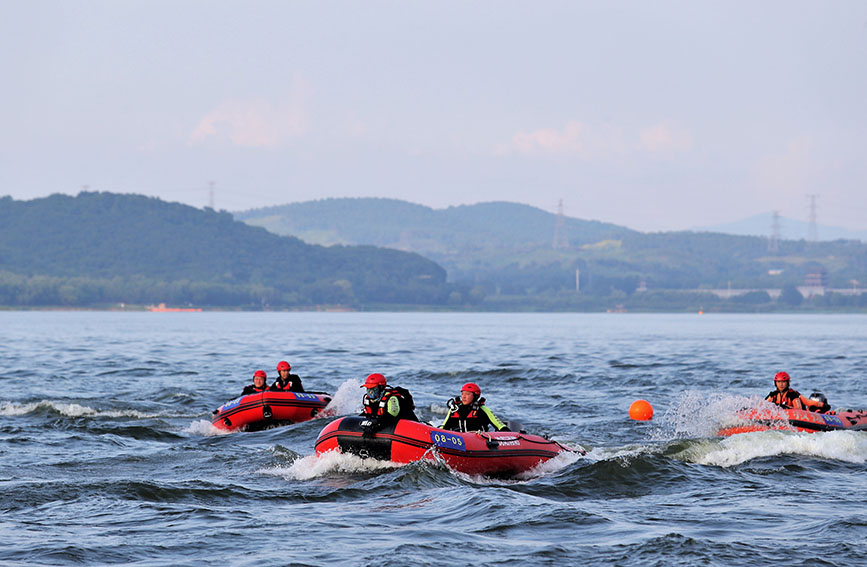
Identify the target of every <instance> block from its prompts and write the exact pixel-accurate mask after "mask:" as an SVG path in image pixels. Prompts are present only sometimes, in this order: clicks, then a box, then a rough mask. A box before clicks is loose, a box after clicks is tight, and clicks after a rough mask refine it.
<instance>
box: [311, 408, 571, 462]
mask: <svg viewBox="0 0 867 567" xmlns="http://www.w3.org/2000/svg"><path fill="white" fill-rule="evenodd" d="M365 419H366V418H364V417H359V416H349V417H343V418H340V419H338V420H335V421H333V422H331V423H329V424H328V425H327V426H325V428H324V429H323V430H322V432H321V433H320V434H319V437H318V438H317V439H316V453H317V454H322V453H326V452H328V451H339V452H341V453H352V454H355V455H359V456H361V457H364V458H374V459H379V460H384V461H392V462H394V463H410V462H413V461H420V460H423V459H429V460H435V459H440V460H442V461H443V462H445V463H446V464H447V465H448V466H449V467H450V468H451V469H453V470H456V471H459V472H462V473H466V474H472V475H485V476H505V477H507V476H514V475H516V474H519V473H522V472H525V471H528V470H530V469H532V468H533V467H535V466H537V465H538V464H540V463H543V462H545V461H547V460H549V459H551V458H553V457H556V456H557V455H559V454H560V453H562V452H564V451H570V452H576V453H582V454H583V450H580V449H573V448H570V447H566V446H565V445H561V444H560V443H557V442H556V441H552V440H550V439H545V438H543V437H539V436H537V435H528V434H526V433H513V432H505V431H504V432H492V433H484V432H474V433H460V432H457V431H446V430H445V429H439V428H436V427H432V426H430V425H427V424H425V423H420V422H417V421H410V420H406V419H402V420H400V421H398V422H397V423H396V424H394V425H391V426H389V427H386V428H384V429H381V430H379V431H378V432H377V433H376V435H375V436H374V437H373V438H371V439H364V438H363V437H362V430H361V423H362V422H363V421H365Z"/></svg>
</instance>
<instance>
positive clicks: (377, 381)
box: [361, 372, 418, 439]
mask: <svg viewBox="0 0 867 567" xmlns="http://www.w3.org/2000/svg"><path fill="white" fill-rule="evenodd" d="M361 387H362V388H367V393H365V394H364V397H363V398H362V400H361V403H362V406H363V408H362V412H361V415H363V416H365V417H367V418H368V419H366V420H365V421H364V422H362V424H361V430H362V437H364V438H365V439H369V438H371V437H373V436H374V435H376V432H377V431H379V430H380V429H382V428H384V427H387V426H389V425H392V424H394V423H397V421H398V420H400V419H411V420H413V421H418V418H417V417H416V415H415V412H414V411H413V410H414V409H415V406H414V404H413V401H412V395H411V394H410V393H409V390H407V389H406V388H401V387H399V386H398V387H395V388H393V387H391V386H389V385H388V381H387V380H386V379H385V376H383V375H382V374H380V373H378V372H374V373H373V374H371V375H369V376H368V377H367V379H365V381H364V384H362V385H361Z"/></svg>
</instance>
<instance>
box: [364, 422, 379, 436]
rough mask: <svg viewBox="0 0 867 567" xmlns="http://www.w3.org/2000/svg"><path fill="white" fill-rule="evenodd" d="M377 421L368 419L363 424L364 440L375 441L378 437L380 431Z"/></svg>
mask: <svg viewBox="0 0 867 567" xmlns="http://www.w3.org/2000/svg"><path fill="white" fill-rule="evenodd" d="M376 425H377V423H376V421H375V420H372V419H367V420H365V421H362V422H361V438H362V439H373V436H374V435H376V431H377V430H378V429H379V428H378V427H377V426H376Z"/></svg>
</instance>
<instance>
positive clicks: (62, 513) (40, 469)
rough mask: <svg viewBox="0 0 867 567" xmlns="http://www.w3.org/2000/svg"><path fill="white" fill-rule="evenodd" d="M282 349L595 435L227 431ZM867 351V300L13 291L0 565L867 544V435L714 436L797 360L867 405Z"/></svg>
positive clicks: (786, 559)
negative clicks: (267, 301)
mask: <svg viewBox="0 0 867 567" xmlns="http://www.w3.org/2000/svg"><path fill="white" fill-rule="evenodd" d="M281 359H287V360H289V361H290V362H291V363H292V368H293V371H294V372H297V373H298V374H300V375H301V376H302V377H303V379H304V384H305V386H306V387H307V388H308V389H317V390H326V391H329V392H335V393H336V398H335V403H334V404H333V405H334V407H333V409H334V410H335V411H336V412H337V413H338V414H347V413H354V412H356V411H357V409H358V408H359V401H360V395H361V390H360V389H359V388H358V385H359V384H360V381H361V379H362V378H363V377H364V376H366V375H367V374H368V373H370V372H374V371H378V372H382V373H384V374H385V375H386V376H388V377H389V381H390V383H393V384H397V385H403V386H406V387H408V388H410V389H411V390H412V392H413V394H414V396H415V400H416V404H417V406H418V408H419V410H418V412H417V413H419V415H420V417H422V418H423V419H426V420H437V421H438V420H440V419H442V416H443V411H444V410H443V409H442V408H443V403H444V401H445V400H446V399H447V398H448V397H449V396H451V395H456V394H457V393H458V390H459V389H460V386H461V385H462V384H463V383H464V382H466V381H470V380H472V381H475V382H478V383H479V384H480V385H481V386H482V389H483V395H484V396H485V397H486V398H487V399H488V405H489V406H490V407H492V409H494V411H495V412H496V413H497V414H498V415H499V416H500V417H501V418H504V419H519V420H521V421H522V422H523V423H524V426H525V427H526V428H527V429H529V430H530V431H531V432H535V433H540V434H541V433H545V434H549V435H551V436H553V437H554V438H556V439H558V440H560V441H564V442H568V443H573V444H580V445H582V446H584V447H585V448H587V449H589V452H588V455H587V456H586V457H581V458H576V457H568V458H563V459H559V460H555V461H552V462H550V463H548V464H547V465H546V466H545V467H543V468H542V469H541V470H538V471H535V472H534V473H533V474H530V475H527V476H526V477H525V478H521V479H515V480H509V481H504V480H489V479H484V478H471V477H467V476H464V475H461V474H456V473H453V472H451V471H449V470H448V469H446V468H442V467H440V466H436V465H432V464H412V465H407V466H403V467H395V466H388V465H387V464H383V463H376V462H371V461H369V460H368V461H362V460H360V459H357V458H355V457H341V456H336V455H333V456H328V457H327V458H317V457H315V456H313V444H314V441H315V438H316V435H317V433H318V432H319V430H320V429H321V428H322V427H323V426H324V425H325V424H326V423H327V419H329V418H322V419H316V420H313V421H310V422H307V423H302V424H297V425H293V426H289V427H283V428H278V429H272V430H267V431H261V432H257V433H232V434H219V433H218V432H217V431H216V430H214V429H213V428H212V427H211V425H210V421H209V417H210V410H212V409H214V408H216V407H217V406H219V405H220V404H221V403H223V402H225V401H226V400H228V399H231V398H233V397H235V396H236V395H237V394H238V393H239V392H240V390H241V388H242V387H243V385H245V384H247V383H249V382H250V377H251V375H252V372H253V371H254V370H256V369H258V368H264V369H266V370H268V371H269V376H270V375H272V374H273V373H272V370H273V368H274V366H275V364H276V362H277V361H279V360H281ZM865 368H867V317H864V316H778V315H765V316H751V315H750V316H748V315H727V316H721V315H704V316H698V315H676V316H675V315H631V314H612V315H582V314H415V313H413V314H367V313H80V312H71V313H47V312H0V383H2V386H3V389H2V394H0V459H2V464H3V466H2V469H0V564H4V565H17V564H27V565H70V564H87V565H91V564H101V565H107V564H126V565H201V564H203V563H206V562H219V563H225V564H230V565H255V566H257V567H262V566H267V565H344V564H347V565H370V566H382V565H468V564H477V565H510V566H513V565H567V564H596V565H629V566H633V565H642V566H645V565H665V566H670V565H744V564H750V565H777V564H779V563H780V562H783V563H785V564H788V565H840V564H850V565H865V564H867V517H865V510H867V508H865V504H867V496H865V494H867V481H865V472H867V465H865V461H867V432H860V433H856V432H834V433H816V434H806V433H804V434H801V433H789V432H765V433H751V434H747V435H740V436H735V437H732V438H727V439H721V438H716V437H714V436H713V433H714V431H715V429H714V425H715V424H716V423H719V422H720V420H723V419H725V418H726V416H727V415H730V414H731V412H733V411H734V410H735V409H737V408H739V407H742V406H743V405H744V404H750V403H756V399H757V398H758V397H762V396H764V395H765V394H766V393H767V392H768V391H769V390H770V389H771V388H772V387H773V384H772V379H771V377H772V376H773V374H774V373H775V372H776V371H778V370H782V369H785V370H787V371H788V372H789V373H790V374H792V377H793V384H792V385H793V386H794V387H795V388H797V389H799V390H801V391H802V393H809V392H810V391H811V389H813V388H818V389H821V390H822V391H823V392H824V393H825V394H826V395H827V396H828V398H829V400H830V401H831V403H832V405H833V406H835V407H840V406H846V407H867V381H865ZM637 398H645V399H647V400H649V401H650V402H651V403H653V405H654V407H655V409H656V418H655V419H654V421H653V422H634V421H630V420H629V419H628V418H627V409H628V407H629V404H630V403H631V402H632V401H633V400H635V399H637Z"/></svg>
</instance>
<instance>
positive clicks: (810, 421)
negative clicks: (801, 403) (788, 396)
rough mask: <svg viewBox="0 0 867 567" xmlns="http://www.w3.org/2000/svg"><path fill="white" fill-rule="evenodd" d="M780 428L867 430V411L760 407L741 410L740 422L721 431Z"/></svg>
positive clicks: (733, 433) (727, 434)
mask: <svg viewBox="0 0 867 567" xmlns="http://www.w3.org/2000/svg"><path fill="white" fill-rule="evenodd" d="M769 429H779V430H787V431H804V432H807V433H814V432H816V431H838V430H840V431H842V430H852V431H867V411H865V410H838V411H832V412H828V413H817V412H812V411H807V410H799V409H788V408H776V407H774V408H758V409H748V410H743V411H741V412H738V414H737V419H736V422H735V423H733V424H732V425H729V426H727V427H724V428H723V429H720V431H719V435H722V436H729V435H736V434H738V433H750V432H752V431H768V430H769Z"/></svg>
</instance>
